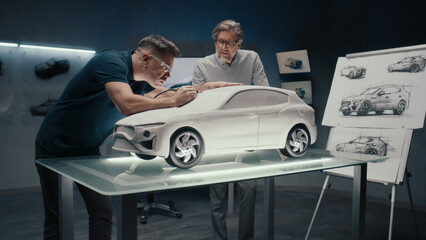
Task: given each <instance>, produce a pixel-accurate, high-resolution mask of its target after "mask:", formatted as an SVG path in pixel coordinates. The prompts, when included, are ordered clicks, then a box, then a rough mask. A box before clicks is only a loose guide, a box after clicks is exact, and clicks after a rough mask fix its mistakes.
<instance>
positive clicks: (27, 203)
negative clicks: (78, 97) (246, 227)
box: [0, 186, 426, 240]
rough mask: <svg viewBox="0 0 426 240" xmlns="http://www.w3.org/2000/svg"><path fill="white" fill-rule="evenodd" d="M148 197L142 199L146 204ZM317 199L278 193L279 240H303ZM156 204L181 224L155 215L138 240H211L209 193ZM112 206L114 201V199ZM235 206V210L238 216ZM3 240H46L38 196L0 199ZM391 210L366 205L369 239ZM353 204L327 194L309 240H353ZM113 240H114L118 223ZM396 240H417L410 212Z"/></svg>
mask: <svg viewBox="0 0 426 240" xmlns="http://www.w3.org/2000/svg"><path fill="white" fill-rule="evenodd" d="M144 197H145V196H144V195H141V196H140V198H141V199H142V200H143V199H144ZM318 197H319V190H318V191H315V192H300V191H288V190H285V189H284V188H283V187H280V186H276V188H275V212H274V214H275V232H274V234H275V239H305V235H306V231H307V229H308V226H309V222H310V220H311V217H312V214H313V211H314V209H315V206H316V203H317V201H318ZM155 198H156V202H167V201H168V200H173V201H174V202H175V205H176V208H178V209H179V210H180V211H181V213H182V214H183V218H181V219H178V218H175V217H170V216H166V215H164V214H161V212H152V214H151V215H150V217H149V219H148V223H147V224H139V223H138V239H168V240H170V239H176V240H177V239H179V240H181V239H212V233H211V227H210V226H211V225H210V205H209V196H208V188H206V187H203V188H192V189H184V190H179V191H168V192H162V193H157V194H156V195H155ZM113 200H114V199H113ZM237 203H238V202H237V201H236V204H235V208H236V209H235V210H236V211H238V204H237ZM262 204H263V190H262V187H261V186H259V187H258V191H257V203H256V221H255V239H258V240H261V239H263V238H262V232H263V221H262V220H263V213H262V210H263V205H262ZM0 208H1V214H0V236H1V237H0V239H7V240H9V239H13V240H30V239H42V229H43V206H42V199H41V193H40V192H39V191H36V190H32V191H25V192H19V193H10V192H9V193H7V194H5V193H2V194H0ZM389 211H390V206H389V205H384V204H378V203H374V202H370V201H368V202H367V209H366V239H371V240H377V239H388V227H389V215H390V213H389ZM74 212H75V213H74V228H75V235H74V237H75V239H88V237H87V236H88V229H87V214H86V210H85V207H84V203H83V201H82V198H81V197H80V195H79V193H78V192H77V191H76V190H75V197H74ZM416 218H417V222H418V226H419V234H420V239H426V228H425V227H424V226H426V213H424V212H417V213H416ZM237 225H238V214H233V215H232V216H228V237H229V239H237ZM350 230H351V199H350V198H348V197H344V196H342V195H341V194H333V193H327V192H326V193H325V194H324V198H323V201H322V204H321V207H320V209H319V212H318V215H317V218H316V221H315V223H314V226H313V228H312V231H311V234H310V237H309V239H313V240H320V239H327V240H333V239H336V240H342V239H350V237H351V231H350ZM113 239H116V226H115V218H114V226H113ZM392 239H395V240H399V239H401V240H410V239H416V232H415V226H414V220H413V215H412V213H411V211H410V210H407V209H401V208H398V207H396V209H395V213H394V225H393V235H392Z"/></svg>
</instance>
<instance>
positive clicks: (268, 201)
mask: <svg viewBox="0 0 426 240" xmlns="http://www.w3.org/2000/svg"><path fill="white" fill-rule="evenodd" d="M263 201H264V203H263V211H264V221H263V222H264V224H265V225H264V226H263V231H264V233H263V235H264V238H263V239H266V240H273V239H274V178H273V177H270V178H265V179H264V184H263Z"/></svg>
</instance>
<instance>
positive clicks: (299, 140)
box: [280, 126, 311, 158]
mask: <svg viewBox="0 0 426 240" xmlns="http://www.w3.org/2000/svg"><path fill="white" fill-rule="evenodd" d="M310 142H311V138H310V135H309V132H308V131H307V130H306V129H305V128H304V127H300V126H296V127H294V128H292V129H291V130H290V132H289V133H288V136H287V139H286V142H285V147H284V148H283V149H280V151H281V153H282V154H284V155H286V156H288V157H295V158H296V157H303V156H304V155H305V154H306V153H307V152H308V149H309V144H310Z"/></svg>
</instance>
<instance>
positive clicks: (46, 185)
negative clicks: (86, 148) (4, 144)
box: [35, 142, 112, 240]
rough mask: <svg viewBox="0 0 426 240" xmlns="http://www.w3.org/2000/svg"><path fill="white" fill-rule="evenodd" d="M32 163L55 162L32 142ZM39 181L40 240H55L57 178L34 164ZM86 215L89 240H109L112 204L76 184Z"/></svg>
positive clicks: (57, 233) (101, 196)
mask: <svg viewBox="0 0 426 240" xmlns="http://www.w3.org/2000/svg"><path fill="white" fill-rule="evenodd" d="M35 149H36V153H35V157H36V159H42V158H55V157H64V156H55V155H53V154H51V153H49V152H48V151H46V150H45V149H43V148H42V147H41V146H40V145H39V144H38V143H37V142H36V148H35ZM36 167H37V172H38V174H39V177H40V185H41V190H42V194H43V205H44V239H46V240H47V239H59V214H60V213H59V202H58V177H59V176H58V174H57V173H55V172H53V171H51V170H49V169H47V168H45V167H43V166H40V165H38V164H36ZM76 185H77V187H78V190H79V191H80V194H81V195H82V197H83V199H84V202H85V204H86V208H87V213H88V214H89V239H91V240H98V239H99V240H101V239H111V234H112V202H111V198H110V197H109V196H104V195H102V194H99V193H97V192H95V191H93V190H90V189H89V188H86V187H84V186H82V185H80V184H76Z"/></svg>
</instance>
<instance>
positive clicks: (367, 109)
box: [357, 102, 371, 116]
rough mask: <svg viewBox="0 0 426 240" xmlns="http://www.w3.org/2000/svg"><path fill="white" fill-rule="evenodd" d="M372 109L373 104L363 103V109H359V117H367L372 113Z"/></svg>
mask: <svg viewBox="0 0 426 240" xmlns="http://www.w3.org/2000/svg"><path fill="white" fill-rule="evenodd" d="M370 109H371V103H369V102H363V103H362V105H361V107H360V108H359V109H358V112H357V115H358V116H365V115H367V114H368V113H369V112H370Z"/></svg>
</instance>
